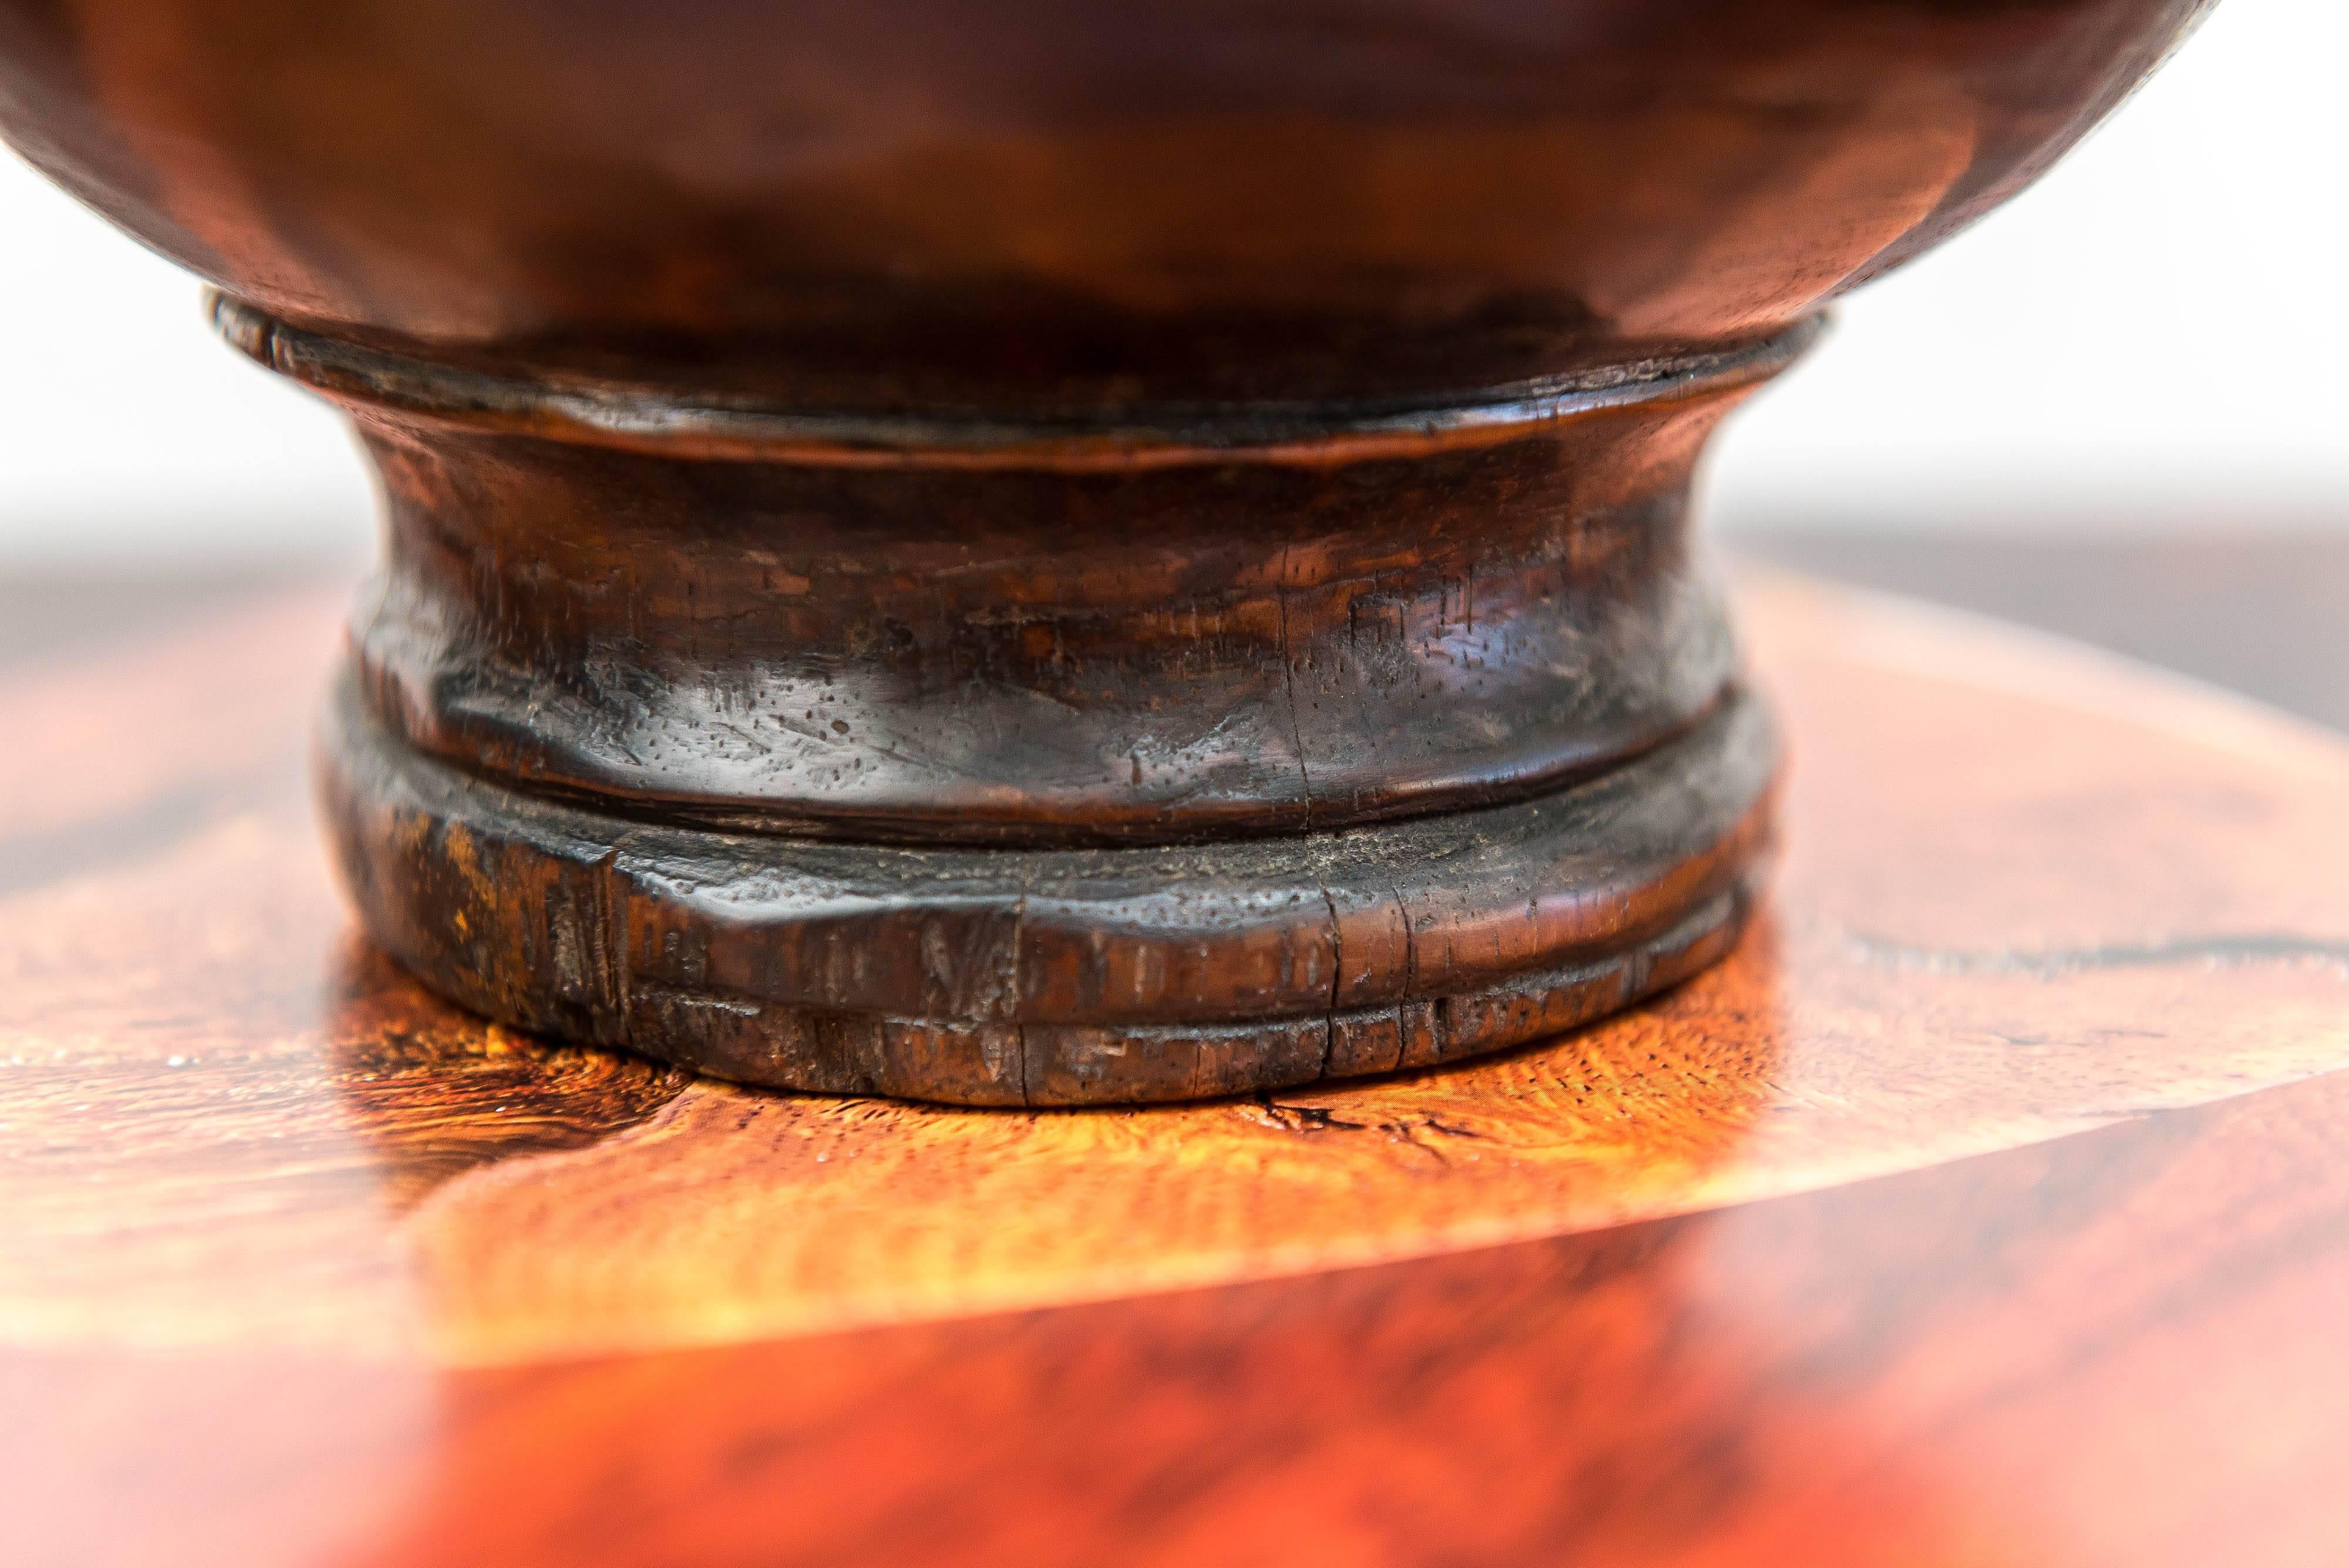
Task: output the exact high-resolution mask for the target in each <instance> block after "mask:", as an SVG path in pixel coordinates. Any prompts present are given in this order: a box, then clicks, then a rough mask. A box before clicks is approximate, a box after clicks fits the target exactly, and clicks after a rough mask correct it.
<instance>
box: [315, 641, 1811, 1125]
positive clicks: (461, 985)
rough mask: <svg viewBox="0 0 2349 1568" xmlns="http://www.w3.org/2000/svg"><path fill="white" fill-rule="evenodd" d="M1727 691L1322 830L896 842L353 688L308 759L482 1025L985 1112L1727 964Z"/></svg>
mask: <svg viewBox="0 0 2349 1568" xmlns="http://www.w3.org/2000/svg"><path fill="white" fill-rule="evenodd" d="M1774 754H1775V741H1774V739H1773V737H1772V732H1771V726H1770V722H1769V720H1768V717H1767V714H1766V712H1765V711H1764V708H1763V707H1762V705H1761V704H1760V702H1759V701H1756V700H1755V699H1754V697H1753V696H1752V695H1751V694H1750V693H1747V692H1745V691H1743V690H1733V691H1732V692H1731V693H1730V694H1729V695H1728V696H1727V697H1726V698H1725V699H1724V701H1723V702H1722V703H1721V704H1720V705H1719V706H1718V707H1716V708H1715V709H1714V710H1713V711H1711V712H1710V713H1708V714H1706V715H1705V716H1704V717H1703V718H1702V720H1700V721H1699V722H1697V723H1696V724H1695V725H1694V726H1692V728H1691V729H1689V730H1688V731H1687V732H1684V733H1682V734H1680V735H1677V736H1675V737H1673V738H1672V739H1671V740H1669V741H1667V742H1664V743H1662V744H1661V745H1659V746H1657V747H1655V748H1653V749H1651V751H1649V752H1647V753H1643V754H1642V755H1640V756H1639V757H1637V758H1634V759H1633V760H1631V761H1630V762H1628V763H1624V764H1622V765H1620V766H1619V767H1616V768H1613V769H1611V770H1609V772H1607V773H1606V774H1602V775H1600V776H1599V777H1597V778H1593V779H1588V780H1586V781H1584V782H1582V783H1579V784H1573V785H1570V786H1568V787H1567V788H1564V789H1561V790H1557V791H1556V792H1553V793H1550V794H1544V795H1541V796H1538V797H1537V798H1534V799H1531V800H1525V801H1518V802H1515V803H1511V804H1508V805H1497V806H1491V807H1485V808H1483V809H1479V810H1473V811H1463V812H1454V813H1447V814H1444V815H1433V816H1425V817H1418V818H1413V819H1410V820H1406V821H1402V822H1390V823H1380V824H1374V825H1371V826H1361V827H1357V828H1352V829H1348V830H1343V831H1340V832H1333V833H1322V834H1310V835H1302V836H1288V837H1278V838H1257V839H1245V840H1233V841H1226V842H1215V843H1203V844H1184V845H1141V846H1125V847H1117V848H1082V849H1041V848H1028V847H992V848H985V847H960V848H912V847H907V846H899V845H891V844H857V843H845V842H840V841H837V840H821V839H806V838H793V837H789V836H777V835H758V834H735V833H723V832H719V831H714V830H711V829H709V828H707V827H702V826H694V825H689V824H679V823H676V822H661V821H657V820H638V819H635V818H630V817H623V816H617V815H608V814H606V813H605V812H603V811H599V810H595V809H590V808H588V807H586V806H583V805H574V804H570V803H567V802H565V801H563V800H559V799H555V798H553V797H549V796H544V795H539V794H528V793H524V792H522V791H520V790H516V789H514V788H512V787H508V786H506V785H502V784H495V783H491V782H487V781H484V780H482V779H481V778H479V777H476V776H473V775H471V774H467V773H464V772H462V771H460V769H458V768H456V767H454V766H452V765H450V763H446V762H444V761H441V760H440V759H437V758H434V757H431V756H429V755H427V754H426V753H422V752H420V751H419V750H417V749H416V748H414V747H413V746H411V745H410V744H409V743H408V742H406V741H404V740H402V739H401V738H399V737H398V736H397V735H395V734H394V733H392V732H390V731H389V730H388V729H387V728H386V727H385V726H383V725H382V724H381V723H380V722H378V721H377V720H376V719H375V718H374V717H373V716H372V715H371V712H370V711H369V708H368V706H367V703H366V702H365V701H363V700H362V698H361V696H360V693H359V688H358V685H357V681H355V680H346V681H345V682H344V683H343V685H342V686H341V688H340V690H339V691H338V692H337V693H336V697H335V699H334V701H333V702H332V704H331V707H330V712H329V719H328V723H327V726H326V739H325V743H324V755H323V757H322V767H321V778H322V784H323V793H324V797H325V804H326V816H327V820H328V822H329V824H330V827H331V831H332V833H333V836H334V837H335V839H336V846H337V849H338V851H339V854H340V857H341V860H342V864H343V871H344V875H345V878H346V880H347V883H348V885H349V887H350V888H351V889H352V891H353V894H354V896H355V897H356V898H357V902H358V904H359V906H360V910H361V913H362V915H363V917H364V918H365V919H366V921H367V927H368V929H369V930H370V932H371V933H372V934H373V935H374V936H375V937H376V939H377V940H378V941H380V942H382V943H383V944H385V945H386V946H387V947H388V949H389V950H391V952H392V953H393V954H394V956H396V957H397V958H398V959H399V960H400V961H402V962H403V963H405V964H406V965H407V966H408V967H409V968H410V969H411V970H413V971H416V972H417V973H418V974H419V976H420V977H421V978H422V979H424V980H425V981H427V982H428V983H429V984H430V985H432V986H433V987H434V988H435V989H437V990H439V991H440V992H444V993H446V994H448V995H450V996H451V997H454V998H456V999H457V1000H459V1001H460V1002H464V1003H466V1004H467V1005H469V1006H471V1007H473V1008H475V1009H476V1010H478V1011H480V1012H485V1013H487V1014H489V1015H490V1016H492V1017H493V1018H496V1019H498V1020H500V1021H502V1022H503V1023H510V1024H513V1025H517V1026H520V1027H523V1028H527V1029H533V1030H538V1031H543V1032H546V1033H554V1034H557V1035H561V1036H564V1037H566V1038H569V1039H574V1040H578V1041H584V1042H588V1043H595V1044H615V1045H617V1044H625V1045H628V1046H632V1047H634V1048H636V1049H637V1050H639V1051H642V1052H644V1053H646V1054H651V1055H654V1056H657V1057H661V1058H664V1059H666V1060H668V1061H672V1062H676V1063H678V1064H682V1065H686V1066H690V1067H693V1068H696V1069H698V1070H701V1071H704V1072H708V1073H710V1074H713V1075H718V1076H721V1077H726V1078H731V1079H735V1080H738V1081H740V1082H745V1083H753V1084H763V1085H777V1086H781V1087H788V1088H794V1089H804V1090H813V1091H818V1092H823V1093H830V1094H843V1095H876V1094H877V1095H889V1096H901V1097H905V1098H912V1099H921V1100H931V1101H938V1102H944V1103H948V1104H957V1105H972V1106H990V1105H992V1106H1068V1105H1083V1104H1095V1103H1109V1104H1115V1103H1131V1102H1141V1101H1164V1100H1183V1099H1193V1098H1202V1097H1206V1096H1219V1095H1238V1094H1248V1093H1254V1092H1257V1091H1263V1090H1270V1089H1278V1088H1285V1087H1288V1086H1291V1085H1299V1084H1305V1083H1310V1082H1314V1081H1317V1080H1320V1079H1325V1078H1344V1077H1351V1076H1357V1075H1365V1074H1373V1073H1381V1072H1388V1071H1392V1070H1395V1069H1399V1068H1409V1067H1420V1066H1426V1065H1430V1064H1435V1063H1440V1062H1446V1061H1452V1060H1456V1059H1459V1058H1462V1057H1466V1056H1472V1055H1476V1054H1482V1053H1485V1052H1488V1051H1493V1050H1497V1049H1500V1048H1503V1047H1506V1046H1510V1045H1516V1044H1523V1043H1525V1042H1527V1041H1531V1040H1535V1039H1538V1038H1541V1037H1544V1036H1547V1035H1550V1034H1554V1033H1558V1032H1560V1031H1563V1030H1566V1029H1570V1028H1573V1027H1575V1026H1577V1025H1579V1024H1582V1023H1587V1022H1588V1021H1590V1020H1592V1019H1595V1018H1597V1017H1599V1016H1601V1015H1602V1014H1605V1013H1608V1012H1612V1011H1614V1010H1616V1009H1617V1008H1619V1007H1621V1006H1624V1005H1626V1004H1628V1003H1630V1002H1634V1001H1636V1000H1638V999H1639V998H1640V997H1643V996H1646V995H1648V994H1650V993H1651V992H1655V991H1657V990H1660V989H1661V988H1663V987H1665V986H1668V985H1671V984H1672V983H1673V982H1675V981H1679V980H1681V979H1682V978H1683V977H1685V976H1687V975H1689V974H1692V973H1693V972H1695V971H1697V970H1699V969H1701V968H1702V967H1703V966H1705V965H1706V964H1708V963H1711V962H1713V961H1714V960H1716V959H1718V958H1720V957H1721V956H1723V954H1725V953H1726V952H1727V951H1728V950H1729V948H1730V947H1731V945H1733V942H1734V940H1735V939H1736V936H1737V934H1738V932H1739V930H1740V929H1742V927H1743V925H1744V920H1745V918H1746V914H1747V911H1748V909H1749V908H1750V905H1751V902H1752V890H1753V888H1754V884H1755V880H1756V877H1757V876H1758V873H1759V865H1760V862H1761V860H1762V858H1763V852H1764V849H1765V847H1766V845H1767V841H1768V816H1769V805H1770V788H1769V784H1770V779H1771V775H1772V769H1773V761H1774Z"/></svg>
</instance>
